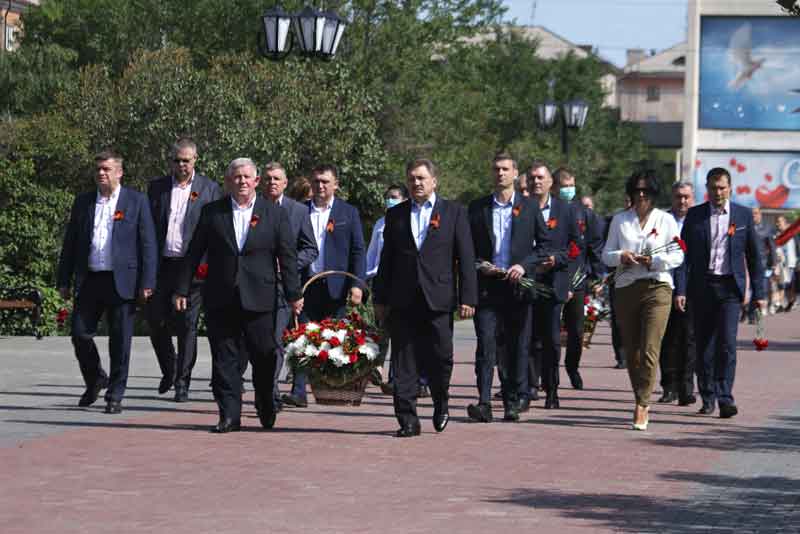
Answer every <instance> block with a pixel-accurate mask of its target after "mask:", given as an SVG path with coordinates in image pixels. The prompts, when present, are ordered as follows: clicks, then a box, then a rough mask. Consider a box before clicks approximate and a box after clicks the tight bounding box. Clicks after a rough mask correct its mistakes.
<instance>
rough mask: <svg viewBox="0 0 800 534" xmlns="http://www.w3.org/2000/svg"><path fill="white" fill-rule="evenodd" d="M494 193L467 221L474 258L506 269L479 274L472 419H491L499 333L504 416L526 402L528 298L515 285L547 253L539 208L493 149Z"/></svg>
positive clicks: (511, 417)
mask: <svg viewBox="0 0 800 534" xmlns="http://www.w3.org/2000/svg"><path fill="white" fill-rule="evenodd" d="M492 170H493V171H494V193H493V194H491V195H488V196H486V197H483V198H480V199H478V200H476V201H474V202H472V203H471V204H470V206H469V223H470V229H471V232H472V242H473V244H474V247H475V258H476V260H477V261H479V262H484V261H485V262H489V263H491V264H493V265H494V266H495V267H498V268H500V269H505V270H506V272H507V274H506V276H505V277H503V278H501V279H500V278H497V277H496V276H491V275H487V274H484V273H480V272H479V273H478V307H477V309H476V311H475V317H474V318H473V321H474V323H475V334H476V336H477V338H478V346H477V349H476V353H475V375H476V377H477V382H478V404H470V405H469V406H468V407H467V414H468V415H469V417H470V419H472V420H473V421H478V422H483V423H490V422H491V421H492V419H493V417H492V405H491V397H492V391H491V390H492V379H493V377H494V366H495V364H496V363H497V361H498V337H500V335H499V334H500V333H502V340H503V343H502V346H503V347H504V350H503V351H502V354H501V357H502V358H503V359H504V365H502V368H503V369H504V370H505V372H504V373H503V375H504V376H503V375H501V377H502V378H503V379H504V383H503V388H502V390H503V411H504V414H503V419H505V420H506V421H518V420H519V411H520V409H521V408H522V409H527V407H529V406H530V397H529V386H528V354H529V352H530V335H531V319H532V315H533V310H532V306H531V302H530V300H529V299H528V298H527V296H526V295H525V293H524V292H523V291H521V290H520V287H519V286H518V285H517V284H518V282H519V280H520V279H521V278H522V277H523V276H533V273H534V270H535V269H536V264H537V263H538V262H539V261H541V260H544V259H545V258H547V257H548V256H549V254H548V252H547V250H546V247H547V245H548V232H547V229H546V227H545V223H544V219H542V216H541V213H540V212H539V207H538V206H537V205H536V204H534V203H533V202H530V200H528V198H526V197H524V196H523V195H522V194H521V193H519V192H515V191H514V178H515V177H516V175H517V163H516V161H514V159H513V158H512V157H511V156H510V155H508V154H498V155H497V156H495V158H494V162H493V164H492Z"/></svg>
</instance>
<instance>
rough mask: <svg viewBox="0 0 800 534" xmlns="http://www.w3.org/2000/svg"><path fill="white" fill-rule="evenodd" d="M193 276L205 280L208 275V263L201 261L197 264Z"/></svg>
mask: <svg viewBox="0 0 800 534" xmlns="http://www.w3.org/2000/svg"><path fill="white" fill-rule="evenodd" d="M194 277H195V278H197V279H198V280H205V279H206V278H207V277H208V264H207V263H201V264H200V265H198V266H197V270H196V271H195V272H194Z"/></svg>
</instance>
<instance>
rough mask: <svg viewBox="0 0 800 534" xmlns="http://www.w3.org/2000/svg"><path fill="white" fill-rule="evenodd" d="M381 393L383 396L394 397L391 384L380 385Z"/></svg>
mask: <svg viewBox="0 0 800 534" xmlns="http://www.w3.org/2000/svg"><path fill="white" fill-rule="evenodd" d="M381 393H383V394H384V395H394V384H392V383H391V382H384V383H382V384H381Z"/></svg>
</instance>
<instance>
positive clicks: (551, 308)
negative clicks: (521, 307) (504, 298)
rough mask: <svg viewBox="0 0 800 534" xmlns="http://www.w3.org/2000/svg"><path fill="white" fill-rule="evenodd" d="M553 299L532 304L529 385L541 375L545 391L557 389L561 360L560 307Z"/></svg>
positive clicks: (539, 300)
mask: <svg viewBox="0 0 800 534" xmlns="http://www.w3.org/2000/svg"><path fill="white" fill-rule="evenodd" d="M562 307H563V304H562V303H561V302H557V301H556V300H553V299H541V298H540V299H537V300H536V302H535V303H534V305H533V340H534V341H533V343H532V345H531V346H532V350H531V351H530V355H531V359H530V362H529V367H528V369H529V373H530V376H529V379H536V380H531V384H532V385H531V387H534V386H533V384H537V383H538V379H539V377H541V382H542V386H543V387H544V389H545V390H546V391H551V390H556V389H558V384H559V377H558V371H559V364H560V360H561V308H562Z"/></svg>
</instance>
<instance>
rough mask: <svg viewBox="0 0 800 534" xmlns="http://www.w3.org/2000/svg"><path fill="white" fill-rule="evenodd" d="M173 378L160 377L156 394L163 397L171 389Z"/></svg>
mask: <svg viewBox="0 0 800 534" xmlns="http://www.w3.org/2000/svg"><path fill="white" fill-rule="evenodd" d="M173 380H174V379H173V378H172V377H171V376H162V377H161V382H159V383H158V394H159V395H163V394H164V393H166V392H167V391H169V390H170V389H172V382H173Z"/></svg>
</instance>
